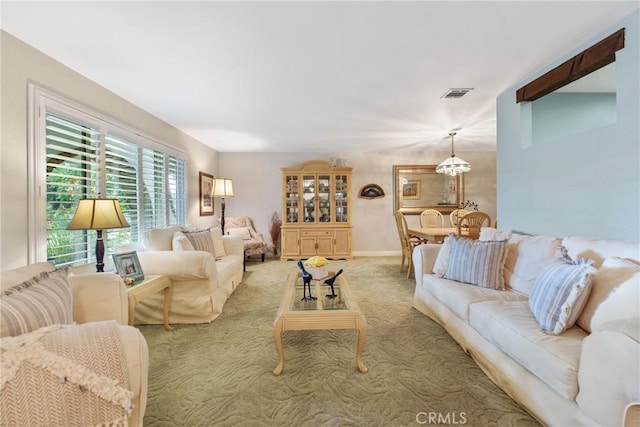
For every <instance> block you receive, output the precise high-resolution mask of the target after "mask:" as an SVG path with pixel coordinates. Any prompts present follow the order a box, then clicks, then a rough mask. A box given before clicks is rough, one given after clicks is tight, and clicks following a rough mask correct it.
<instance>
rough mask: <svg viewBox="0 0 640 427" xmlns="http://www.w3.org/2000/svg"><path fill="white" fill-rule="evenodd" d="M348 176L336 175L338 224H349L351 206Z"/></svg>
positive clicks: (336, 213)
mask: <svg viewBox="0 0 640 427" xmlns="http://www.w3.org/2000/svg"><path fill="white" fill-rule="evenodd" d="M347 178H348V176H347V175H336V193H335V199H336V200H335V215H336V219H335V221H336V222H349V206H347V204H348V200H349V199H348V194H347V188H349V186H348V184H349V183H348V182H347Z"/></svg>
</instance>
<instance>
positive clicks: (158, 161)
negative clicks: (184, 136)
mask: <svg viewBox="0 0 640 427" xmlns="http://www.w3.org/2000/svg"><path fill="white" fill-rule="evenodd" d="M45 98H46V97H45ZM58 99H59V98H58ZM38 100H39V98H38V97H36V99H35V103H36V104H38ZM56 106H57V104H56V102H49V103H48V102H46V99H45V100H44V101H41V104H39V105H37V106H36V108H34V109H33V111H34V116H35V117H34V122H35V123H39V122H40V120H42V124H38V125H37V126H38V129H42V131H39V132H35V133H36V135H39V137H38V138H34V139H35V141H33V145H34V150H33V153H31V154H30V162H31V163H32V164H34V165H35V166H34V167H35V168H42V169H39V171H35V173H34V174H32V178H31V179H33V180H34V185H33V186H32V187H33V188H37V187H38V184H37V182H38V180H40V179H42V180H43V181H46V208H43V209H42V211H43V212H44V211H46V213H43V214H42V215H41V216H40V217H41V218H42V225H41V227H42V228H41V230H42V231H38V227H36V228H35V231H36V233H34V234H35V235H36V236H42V240H43V242H42V244H41V243H38V242H34V244H35V246H36V247H41V245H42V246H44V236H45V235H46V257H47V259H48V260H49V261H51V262H53V263H54V264H56V265H80V264H86V263H89V262H94V261H95V241H96V232H95V231H81V230H67V229H66V227H67V225H68V224H69V222H70V220H71V218H72V217H73V214H74V213H75V209H76V207H77V204H78V201H79V200H80V199H83V198H95V197H107V198H116V199H118V201H119V202H120V206H121V208H122V210H123V213H124V215H125V217H126V218H127V221H128V222H129V224H130V225H131V227H129V228H122V229H114V230H105V231H104V233H103V237H104V239H105V245H106V247H107V256H108V257H110V254H111V253H113V251H114V250H115V249H116V248H117V247H118V246H120V245H122V244H123V243H127V242H131V241H140V240H141V239H142V235H143V233H144V232H145V231H146V230H148V229H150V228H155V227H164V226H167V225H169V224H184V223H185V222H186V199H185V194H186V176H185V175H186V162H185V160H184V158H181V157H182V156H177V155H176V154H175V153H176V150H173V149H171V148H168V147H167V149H166V150H163V145H161V144H158V143H156V142H154V141H151V140H146V139H145V137H142V136H141V135H139V134H138V133H135V132H133V130H131V129H127V128H123V127H118V126H116V125H114V123H113V122H112V121H105V120H103V119H101V118H99V117H98V118H97V117H96V115H95V113H90V112H83V111H81V110H80V109H79V108H78V106H77V105H73V107H71V108H68V106H67V105H62V106H61V107H60V108H56ZM59 111H60V112H59ZM38 147H42V148H38ZM40 149H42V153H43V155H42V157H39V156H38V154H37V153H38V152H39V150H40ZM38 158H40V159H46V172H45V166H44V165H42V160H41V161H40V166H38V163H37V159H38ZM41 182H42V181H41ZM43 184H45V182H43ZM32 197H34V203H33V205H34V206H38V204H39V203H41V201H42V199H41V197H42V196H41V194H33V195H32ZM33 217H34V218H36V219H37V218H39V216H38V215H37V214H36V215H34V216H33ZM44 219H46V226H45V223H44V222H45V221H44ZM38 238H39V237H38ZM39 260H42V259H39ZM105 261H106V259H105Z"/></svg>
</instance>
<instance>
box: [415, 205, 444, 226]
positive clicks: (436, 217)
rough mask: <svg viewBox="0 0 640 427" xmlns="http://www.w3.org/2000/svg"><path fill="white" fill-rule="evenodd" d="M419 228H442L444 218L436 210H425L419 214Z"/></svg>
mask: <svg viewBox="0 0 640 427" xmlns="http://www.w3.org/2000/svg"><path fill="white" fill-rule="evenodd" d="M420 227H422V228H442V227H444V218H443V216H442V214H441V213H440V211H438V210H436V209H425V210H423V211H422V212H420Z"/></svg>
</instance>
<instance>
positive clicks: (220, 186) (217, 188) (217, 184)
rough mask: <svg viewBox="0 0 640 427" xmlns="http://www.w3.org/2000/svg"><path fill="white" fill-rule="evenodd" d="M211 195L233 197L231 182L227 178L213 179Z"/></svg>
mask: <svg viewBox="0 0 640 427" xmlns="http://www.w3.org/2000/svg"><path fill="white" fill-rule="evenodd" d="M211 195H212V196H213V197H233V181H232V180H231V179H229V178H214V179H213V189H212V190H211Z"/></svg>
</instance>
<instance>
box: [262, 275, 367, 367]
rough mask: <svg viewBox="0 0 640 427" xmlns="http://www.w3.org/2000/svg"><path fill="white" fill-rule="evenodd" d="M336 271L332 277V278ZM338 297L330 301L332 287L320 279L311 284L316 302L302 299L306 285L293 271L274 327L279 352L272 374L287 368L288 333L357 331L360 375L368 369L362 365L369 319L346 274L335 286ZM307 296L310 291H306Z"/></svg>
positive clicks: (339, 278)
mask: <svg viewBox="0 0 640 427" xmlns="http://www.w3.org/2000/svg"><path fill="white" fill-rule="evenodd" d="M333 274H334V273H333V272H330V273H329V276H333ZM334 291H335V294H336V297H335V298H333V299H329V298H327V297H326V295H330V294H331V287H330V286H327V285H322V281H320V280H312V281H311V294H312V296H313V297H316V298H317V299H313V300H306V301H305V300H302V297H303V283H302V277H301V274H300V272H299V271H296V272H293V273H291V274H290V275H289V277H288V279H287V290H286V291H285V294H284V298H283V299H282V303H281V304H280V309H279V310H278V314H277V315H276V319H275V322H274V325H273V340H274V341H275V344H276V350H277V351H278V359H279V360H278V366H276V368H275V369H274V370H273V375H280V374H281V373H282V370H283V368H284V352H283V349H282V333H283V332H285V331H301V330H303V331H307V330H314V329H355V330H357V331H358V342H357V345H356V366H357V367H358V370H359V371H360V372H363V373H365V372H367V371H368V368H367V367H366V366H365V364H364V363H363V362H362V349H363V348H364V342H365V340H366V338H367V320H366V319H365V317H364V316H363V315H362V313H360V309H359V308H358V306H357V304H356V302H355V300H354V299H353V298H352V296H351V293H350V290H349V285H348V283H347V280H346V279H345V278H344V274H342V275H340V276H338V279H337V280H336V283H335V284H334ZM307 293H308V292H307Z"/></svg>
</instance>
